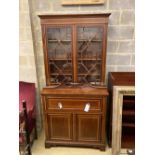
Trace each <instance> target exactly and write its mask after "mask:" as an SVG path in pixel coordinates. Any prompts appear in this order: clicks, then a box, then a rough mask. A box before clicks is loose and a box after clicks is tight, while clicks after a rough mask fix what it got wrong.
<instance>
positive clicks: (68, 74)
mask: <svg viewBox="0 0 155 155" xmlns="http://www.w3.org/2000/svg"><path fill="white" fill-rule="evenodd" d="M52 75H53V76H57V75H60V76H62V75H66V76H72V74H71V73H64V74H60V73H51V76H52Z"/></svg>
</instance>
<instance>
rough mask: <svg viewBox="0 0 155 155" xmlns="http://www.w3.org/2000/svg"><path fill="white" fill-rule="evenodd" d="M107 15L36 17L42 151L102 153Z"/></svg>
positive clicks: (104, 118) (106, 92)
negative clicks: (41, 81) (80, 148)
mask: <svg viewBox="0 0 155 155" xmlns="http://www.w3.org/2000/svg"><path fill="white" fill-rule="evenodd" d="M109 15H110V14H108V13H107V14H80V15H76V14H72V15H40V16H39V17H40V18H41V27H42V40H43V50H44V62H45V74H46V85H47V86H46V87H44V88H43V90H42V93H41V95H42V103H43V110H44V125H45V134H46V139H45V147H46V148H47V147H51V146H56V145H63V146H84V147H95V148H100V150H104V149H105V120H106V98H107V96H108V91H107V87H106V86H104V82H105V68H106V67H105V64H106V44H107V28H108V18H109ZM79 84H80V85H79ZM59 85H60V86H59Z"/></svg>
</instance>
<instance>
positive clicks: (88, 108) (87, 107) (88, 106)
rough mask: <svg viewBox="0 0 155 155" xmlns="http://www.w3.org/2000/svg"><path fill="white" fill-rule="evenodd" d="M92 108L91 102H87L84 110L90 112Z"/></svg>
mask: <svg viewBox="0 0 155 155" xmlns="http://www.w3.org/2000/svg"><path fill="white" fill-rule="evenodd" d="M89 110H90V103H86V105H85V108H84V111H85V112H88V111H89Z"/></svg>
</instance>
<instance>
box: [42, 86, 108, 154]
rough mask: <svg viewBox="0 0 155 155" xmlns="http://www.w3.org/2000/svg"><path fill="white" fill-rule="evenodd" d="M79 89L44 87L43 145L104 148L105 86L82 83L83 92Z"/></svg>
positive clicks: (47, 146)
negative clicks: (92, 86) (83, 84)
mask: <svg viewBox="0 0 155 155" xmlns="http://www.w3.org/2000/svg"><path fill="white" fill-rule="evenodd" d="M80 90H81V88H68V87H65V89H64V88H59V89H49V88H44V89H43V91H42V92H43V93H42V101H43V108H44V125H45V137H46V138H45V139H46V140H45V147H46V148H49V147H52V146H77V147H93V148H99V149H100V150H102V151H104V150H105V132H106V131H105V121H106V99H107V95H108V93H107V89H106V88H103V89H101V88H100V89H99V90H98V89H96V88H95V89H94V88H90V87H83V88H82V93H83V94H81V91H80ZM67 91H68V93H67ZM71 92H72V94H71Z"/></svg>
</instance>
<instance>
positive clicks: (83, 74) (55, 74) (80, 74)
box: [51, 73, 100, 76]
mask: <svg viewBox="0 0 155 155" xmlns="http://www.w3.org/2000/svg"><path fill="white" fill-rule="evenodd" d="M51 75H54V76H57V75H60V76H61V75H68V76H69V75H72V74H71V73H63V74H60V73H51ZM85 75H87V74H86V73H79V74H78V76H85ZM88 76H100V74H93V75H92V74H91V75H89V74H88Z"/></svg>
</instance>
